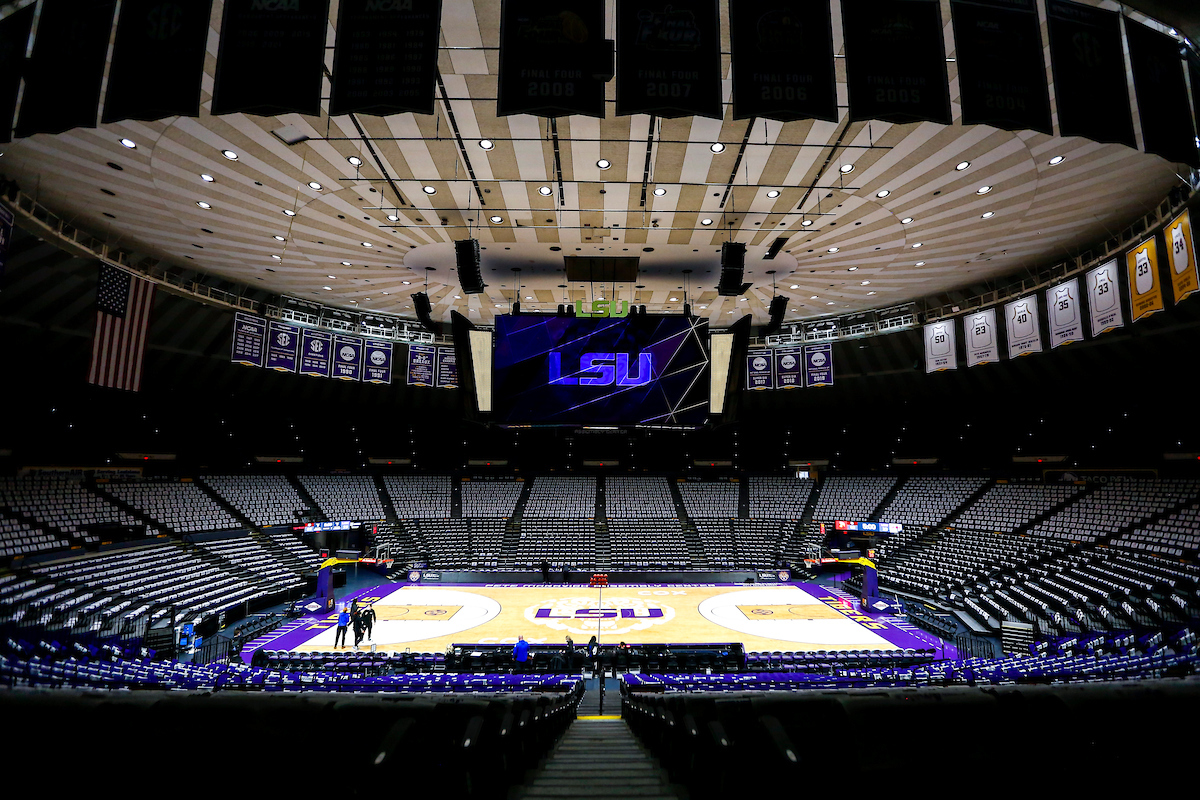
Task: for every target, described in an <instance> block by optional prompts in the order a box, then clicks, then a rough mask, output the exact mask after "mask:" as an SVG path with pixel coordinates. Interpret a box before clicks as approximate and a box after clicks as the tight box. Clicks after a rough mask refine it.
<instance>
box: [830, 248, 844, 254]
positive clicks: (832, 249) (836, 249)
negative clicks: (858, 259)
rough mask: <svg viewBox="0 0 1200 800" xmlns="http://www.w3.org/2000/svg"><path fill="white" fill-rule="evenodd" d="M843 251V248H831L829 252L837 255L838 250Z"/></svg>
mask: <svg viewBox="0 0 1200 800" xmlns="http://www.w3.org/2000/svg"><path fill="white" fill-rule="evenodd" d="M841 249H842V248H840V247H831V248H829V252H831V253H836V252H837V251H838V250H841Z"/></svg>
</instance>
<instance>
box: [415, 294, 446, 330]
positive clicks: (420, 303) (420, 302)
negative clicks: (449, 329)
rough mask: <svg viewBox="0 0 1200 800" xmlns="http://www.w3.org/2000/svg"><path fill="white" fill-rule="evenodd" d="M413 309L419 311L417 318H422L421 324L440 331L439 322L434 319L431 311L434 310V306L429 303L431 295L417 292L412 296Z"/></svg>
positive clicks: (426, 327) (428, 328) (427, 328)
mask: <svg viewBox="0 0 1200 800" xmlns="http://www.w3.org/2000/svg"><path fill="white" fill-rule="evenodd" d="M412 301H413V309H415V310H416V312H417V319H418V320H420V322H421V326H422V327H423V328H425V329H426V330H430V331H433V332H434V333H439V332H440V331H439V330H438V324H437V323H436V322H434V321H433V317H432V316H430V313H431V312H432V311H433V306H431V305H430V304H429V295H427V294H425V293H424V292H417V293H416V294H414V295H413V296H412Z"/></svg>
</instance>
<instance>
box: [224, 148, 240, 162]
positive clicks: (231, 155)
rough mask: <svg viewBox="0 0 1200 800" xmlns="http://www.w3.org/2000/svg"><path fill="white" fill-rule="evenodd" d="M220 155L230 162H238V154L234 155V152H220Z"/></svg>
mask: <svg viewBox="0 0 1200 800" xmlns="http://www.w3.org/2000/svg"><path fill="white" fill-rule="evenodd" d="M221 155H223V156H225V157H226V158H228V159H229V160H230V161H237V160H238V154H237V153H235V152H233V151H232V150H222V151H221Z"/></svg>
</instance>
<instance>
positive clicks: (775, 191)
mask: <svg viewBox="0 0 1200 800" xmlns="http://www.w3.org/2000/svg"><path fill="white" fill-rule="evenodd" d="M767 197H771V198H775V197H779V190H778V189H772V190H771V191H769V192H767Z"/></svg>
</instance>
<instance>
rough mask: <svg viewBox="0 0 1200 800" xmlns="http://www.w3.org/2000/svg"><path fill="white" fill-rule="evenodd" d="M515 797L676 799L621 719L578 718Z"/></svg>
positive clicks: (664, 779)
mask: <svg viewBox="0 0 1200 800" xmlns="http://www.w3.org/2000/svg"><path fill="white" fill-rule="evenodd" d="M513 796H514V797H517V798H531V799H532V798H555V797H586V798H589V800H605V798H617V797H642V798H662V800H678V798H679V797H680V795H679V793H678V792H677V791H676V790H675V788H674V787H673V786H672V785H671V782H670V781H669V780H668V779H667V773H666V770H664V769H661V768H660V767H659V766H658V763H657V762H656V761H655V760H654V759H653V758H651V756H650V754H649V753H648V752H646V751H645V750H644V749H643V748H642V745H641V743H640V742H638V740H637V737H636V736H634V735H633V732H632V731H631V730H629V726H628V725H627V724H625V720H623V719H620V718H607V717H606V718H601V719H577V720H576V721H575V722H574V723H572V724H571V727H570V728H568V729H567V732H566V733H565V734H563V737H562V739H561V740H559V743H558V745H557V746H556V747H555V748H554V751H553V752H552V753H551V754H550V756H549V757H548V758H547V759H546V761H545V762H544V763H543V764H542V766H541V768H540V769H538V770H536V771H534V772H532V773H531V774H530V776H529V780H527V781H526V782H525V785H524V786H523V787H522V788H521V789H519V790H518V791H517V792H515V793H514V795H513Z"/></svg>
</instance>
